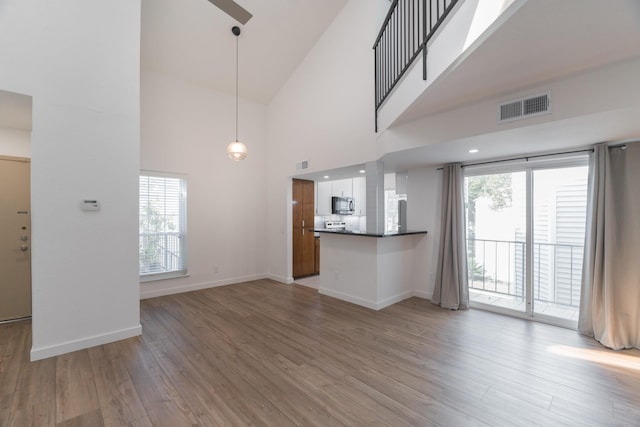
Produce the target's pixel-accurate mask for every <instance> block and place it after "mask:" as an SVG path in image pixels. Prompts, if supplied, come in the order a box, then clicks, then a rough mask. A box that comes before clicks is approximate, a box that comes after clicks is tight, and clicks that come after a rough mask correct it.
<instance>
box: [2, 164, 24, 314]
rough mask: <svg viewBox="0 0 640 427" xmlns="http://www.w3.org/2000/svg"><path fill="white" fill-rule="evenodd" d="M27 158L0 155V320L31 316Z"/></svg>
mask: <svg viewBox="0 0 640 427" xmlns="http://www.w3.org/2000/svg"><path fill="white" fill-rule="evenodd" d="M30 182H31V180H30V163H29V159H23V158H13V157H0V321H2V320H12V319H19V318H23V317H29V316H31V230H30V228H31V219H30V218H31V216H30V203H29V202H30V195H29V194H30V189H31V183H30Z"/></svg>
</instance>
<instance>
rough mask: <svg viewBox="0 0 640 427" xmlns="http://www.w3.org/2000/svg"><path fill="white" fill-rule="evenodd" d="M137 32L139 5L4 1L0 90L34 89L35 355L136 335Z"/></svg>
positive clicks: (130, 0) (132, 1)
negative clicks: (91, 204) (93, 203)
mask: <svg viewBox="0 0 640 427" xmlns="http://www.w3.org/2000/svg"><path fill="white" fill-rule="evenodd" d="M139 39H140V1H136V0H114V1H108V2H86V1H82V0H61V1H57V2H36V1H25V0H5V1H3V2H1V3H0V89H3V90H8V91H12V92H17V93H22V94H26V95H30V96H32V97H33V129H32V156H31V157H32V162H31V177H32V193H31V200H32V203H31V209H32V228H33V234H32V239H33V242H32V245H33V246H32V249H33V252H32V287H33V323H32V329H33V346H32V350H31V357H32V359H38V358H43V357H48V356H52V355H55V354H60V353H63V352H67V351H72V350H75V349H79V348H84V347H88V346H91V345H96V344H101V343H104V342H108V341H113V340H116V339H119V338H125V337H129V336H133V335H137V334H139V333H140V321H139V302H138V295H139V285H138V263H137V247H138V239H137V236H136V235H137V230H138V224H137V211H138V202H137V194H138V188H137V177H138V170H139V130H140V125H139V62H140V52H139V46H140V41H139ZM84 198H95V199H98V200H100V202H101V203H102V210H101V211H100V212H93V213H87V212H82V211H81V210H80V201H81V200H82V199H84Z"/></svg>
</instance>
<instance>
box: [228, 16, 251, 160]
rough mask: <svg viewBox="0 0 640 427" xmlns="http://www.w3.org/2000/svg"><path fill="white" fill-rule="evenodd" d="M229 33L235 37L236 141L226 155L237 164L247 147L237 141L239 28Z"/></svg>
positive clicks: (243, 156)
mask: <svg viewBox="0 0 640 427" xmlns="http://www.w3.org/2000/svg"><path fill="white" fill-rule="evenodd" d="M231 32H232V33H233V35H234V36H236V140H235V142H232V143H231V144H229V145H228V146H227V155H229V158H230V159H231V160H233V161H236V162H239V161H240V160H243V159H244V158H245V157H247V147H246V146H245V145H244V144H243V143H242V142H239V141H238V36H240V27H233V28H231Z"/></svg>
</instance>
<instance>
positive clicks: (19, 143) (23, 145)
mask: <svg viewBox="0 0 640 427" xmlns="http://www.w3.org/2000/svg"><path fill="white" fill-rule="evenodd" d="M0 156H12V157H31V131H28V130H22V129H11V128H1V127H0Z"/></svg>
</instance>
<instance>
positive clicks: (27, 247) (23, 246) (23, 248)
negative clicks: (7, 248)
mask: <svg viewBox="0 0 640 427" xmlns="http://www.w3.org/2000/svg"><path fill="white" fill-rule="evenodd" d="M20 250H21V251H22V252H26V251H28V250H29V246H27V245H22V246H20Z"/></svg>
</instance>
